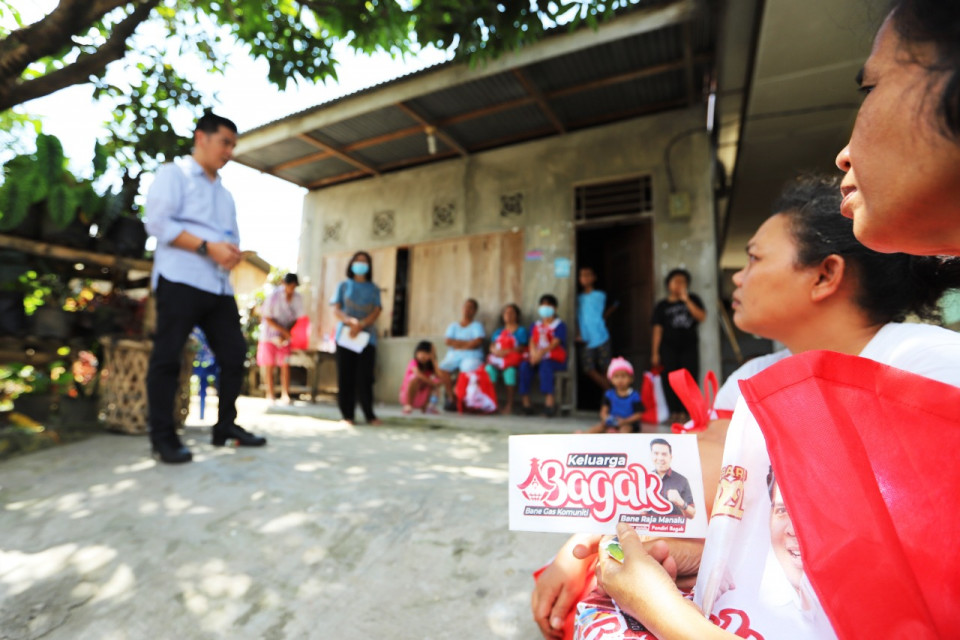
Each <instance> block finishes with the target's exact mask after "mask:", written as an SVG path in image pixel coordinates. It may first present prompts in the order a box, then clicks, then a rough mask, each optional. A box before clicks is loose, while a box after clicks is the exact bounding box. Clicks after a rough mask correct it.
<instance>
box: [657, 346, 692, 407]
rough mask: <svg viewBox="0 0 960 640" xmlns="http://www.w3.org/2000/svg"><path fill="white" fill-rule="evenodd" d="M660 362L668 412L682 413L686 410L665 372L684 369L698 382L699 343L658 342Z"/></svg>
mask: <svg viewBox="0 0 960 640" xmlns="http://www.w3.org/2000/svg"><path fill="white" fill-rule="evenodd" d="M660 364H661V365H662V366H663V374H662V376H661V380H662V381H663V393H664V395H665V396H667V406H668V407H669V408H670V413H682V412H685V411H686V408H684V406H683V403H682V402H680V398H678V397H677V394H675V393H674V392H673V387H671V386H670V381H669V380H668V378H667V374H668V373H670V372H671V371H676V370H677V369H686V370H687V371H689V372H690V375H692V376H693V379H694V380H696V381H697V384H700V345H699V344H698V343H697V342H696V341H693V342H690V343H688V344H680V345H670V344H663V343H661V344H660Z"/></svg>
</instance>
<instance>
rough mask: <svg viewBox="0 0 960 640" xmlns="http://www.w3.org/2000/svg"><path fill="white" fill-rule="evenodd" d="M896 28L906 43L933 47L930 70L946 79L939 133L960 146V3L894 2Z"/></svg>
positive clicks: (946, 0)
mask: <svg viewBox="0 0 960 640" xmlns="http://www.w3.org/2000/svg"><path fill="white" fill-rule="evenodd" d="M890 9H891V11H892V13H893V26H894V28H895V29H896V30H897V34H899V36H900V38H901V39H903V40H904V41H905V42H907V43H914V44H923V43H929V44H932V45H933V48H934V50H935V51H936V59H935V60H934V61H933V62H931V63H929V64H928V65H927V70H928V71H930V72H931V73H933V74H934V76H935V79H936V80H939V78H940V77H941V76H942V77H944V78H945V79H946V82H945V83H944V85H943V90H942V92H941V94H940V96H937V97H939V104H938V105H937V118H938V120H939V124H940V129H941V130H942V131H943V133H944V134H945V135H946V137H947V138H952V139H953V140H954V141H957V142H960V3H958V2H957V0H893V2H891V4H890Z"/></svg>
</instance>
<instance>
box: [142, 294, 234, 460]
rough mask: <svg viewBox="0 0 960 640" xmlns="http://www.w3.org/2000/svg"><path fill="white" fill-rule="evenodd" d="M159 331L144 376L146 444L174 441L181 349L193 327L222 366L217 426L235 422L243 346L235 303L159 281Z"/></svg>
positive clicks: (155, 336) (232, 299)
mask: <svg viewBox="0 0 960 640" xmlns="http://www.w3.org/2000/svg"><path fill="white" fill-rule="evenodd" d="M155 297H156V303H157V331H156V334H155V335H154V338H153V351H152V352H151V354H150V368H149V370H148V371H147V401H148V404H149V420H150V440H151V441H153V442H158V441H162V440H165V439H169V438H172V437H175V435H176V431H175V425H174V421H173V411H174V400H175V398H176V395H177V389H178V387H179V383H180V365H181V362H182V354H183V347H184V345H185V344H186V342H187V338H189V337H190V332H191V331H193V328H194V327H195V326H197V327H200V328H201V329H203V333H204V334H206V336H207V341H208V342H209V343H210V350H211V351H213V355H214V356H216V359H217V364H218V365H220V389H219V390H218V404H219V411H218V415H217V424H218V425H230V424H233V423H234V421H235V420H236V419H237V396H238V395H240V385H241V384H242V382H243V370H244V361H245V360H246V356H247V343H246V341H245V340H244V338H243V332H242V331H241V329H240V313H239V312H238V311H237V301H236V300H235V299H234V297H233V296H230V295H225V296H221V295H217V294H213V293H208V292H206V291H202V290H200V289H197V288H196V287H191V286H189V285H186V284H180V283H178V282H170V281H169V280H165V279H164V278H162V277H161V278H160V282H159V283H158V284H157V291H156V296H155Z"/></svg>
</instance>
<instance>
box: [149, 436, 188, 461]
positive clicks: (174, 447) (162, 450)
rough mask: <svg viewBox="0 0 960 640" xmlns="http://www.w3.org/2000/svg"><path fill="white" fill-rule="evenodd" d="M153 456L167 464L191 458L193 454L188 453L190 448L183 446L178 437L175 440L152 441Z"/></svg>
mask: <svg viewBox="0 0 960 640" xmlns="http://www.w3.org/2000/svg"><path fill="white" fill-rule="evenodd" d="M153 457H154V458H156V459H157V460H159V461H160V462H166V463H167V464H180V463H182V462H190V461H191V460H193V454H192V453H190V449H187V448H186V447H185V446H183V443H182V442H180V439H179V438H177V439H176V440H161V441H159V442H154V443H153Z"/></svg>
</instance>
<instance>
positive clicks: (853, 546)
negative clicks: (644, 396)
mask: <svg viewBox="0 0 960 640" xmlns="http://www.w3.org/2000/svg"><path fill="white" fill-rule="evenodd" d="M740 388H741V390H742V392H743V397H744V399H745V400H746V401H747V404H748V406H749V407H750V410H751V412H752V413H753V415H754V417H755V418H756V420H757V422H758V423H759V425H760V428H761V430H762V431H763V433H764V437H765V438H766V442H767V449H768V451H769V453H770V458H771V462H772V465H773V470H774V473H775V475H776V478H777V481H778V483H779V485H780V488H781V491H782V493H783V498H784V501H785V503H786V507H787V509H788V511H789V512H790V514H791V517H792V519H793V522H794V526H795V528H796V533H797V537H798V539H799V542H800V546H801V549H802V554H803V565H804V572H805V573H806V575H807V577H808V579H809V580H810V582H811V584H812V585H813V587H814V590H815V591H816V593H817V596H818V598H819V600H820V603H821V605H822V607H823V609H824V611H825V612H826V614H827V616H828V617H829V619H830V622H831V624H832V626H833V628H834V630H835V631H836V633H837V635H838V637H839V638H840V639H841V640H853V639H854V638H912V639H917V638H951V637H956V634H957V630H958V629H960V554H958V552H957V548H958V547H960V509H958V508H957V504H956V502H957V500H956V499H957V492H958V487H960V465H958V464H957V461H956V458H957V451H958V450H960V417H958V409H960V388H956V387H952V386H950V385H947V384H943V383H940V382H936V381H933V380H929V379H927V378H923V377H921V376H918V375H915V374H911V373H908V372H906V371H902V370H900V369H895V368H893V367H889V366H885V365H882V364H879V363H877V362H874V361H871V360H866V359H863V358H857V357H853V356H845V355H841V354H837V353H830V352H823V351H817V352H808V353H804V354H801V355H798V356H794V357H792V358H789V359H787V360H784V361H783V362H780V363H777V364H775V365H773V366H771V367H770V368H768V369H766V370H765V371H763V372H762V373H760V374H758V375H756V376H754V377H752V378H750V379H749V380H745V381H741V383H740Z"/></svg>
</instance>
